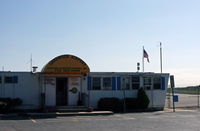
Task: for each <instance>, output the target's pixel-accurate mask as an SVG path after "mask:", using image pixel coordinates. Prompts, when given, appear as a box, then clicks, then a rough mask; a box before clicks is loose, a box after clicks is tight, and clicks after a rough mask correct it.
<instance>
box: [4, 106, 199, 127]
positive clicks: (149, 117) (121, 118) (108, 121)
mask: <svg viewBox="0 0 200 131" xmlns="http://www.w3.org/2000/svg"><path fill="white" fill-rule="evenodd" d="M38 130H40V131H199V130H200V111H199V110H180V109H178V110H177V112H175V113H174V112H172V110H165V111H158V112H144V113H126V114H114V115H97V116H67V117H53V118H32V117H28V116H27V117H26V116H18V117H11V118H9V119H8V118H7V119H3V120H0V131H38Z"/></svg>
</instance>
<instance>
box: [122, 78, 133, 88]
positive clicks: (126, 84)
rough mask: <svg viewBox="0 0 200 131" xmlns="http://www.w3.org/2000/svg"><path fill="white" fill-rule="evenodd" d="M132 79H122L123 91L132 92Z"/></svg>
mask: <svg viewBox="0 0 200 131" xmlns="http://www.w3.org/2000/svg"><path fill="white" fill-rule="evenodd" d="M130 83H131V79H130V77H122V89H123V90H130V87H131V84H130Z"/></svg>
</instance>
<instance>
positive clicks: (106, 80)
mask: <svg viewBox="0 0 200 131" xmlns="http://www.w3.org/2000/svg"><path fill="white" fill-rule="evenodd" d="M103 87H104V90H112V85H111V77H104V78H103Z"/></svg>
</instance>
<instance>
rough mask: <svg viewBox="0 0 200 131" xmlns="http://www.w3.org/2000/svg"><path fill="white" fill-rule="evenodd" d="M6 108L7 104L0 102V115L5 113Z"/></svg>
mask: <svg viewBox="0 0 200 131" xmlns="http://www.w3.org/2000/svg"><path fill="white" fill-rule="evenodd" d="M6 107H7V103H6V102H1V101H0V113H5V112H6Z"/></svg>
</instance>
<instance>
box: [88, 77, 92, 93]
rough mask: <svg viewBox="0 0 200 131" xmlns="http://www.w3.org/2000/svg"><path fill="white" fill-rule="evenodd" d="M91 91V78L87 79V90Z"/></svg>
mask: <svg viewBox="0 0 200 131" xmlns="http://www.w3.org/2000/svg"><path fill="white" fill-rule="evenodd" d="M91 89H92V81H91V77H88V90H91Z"/></svg>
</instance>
